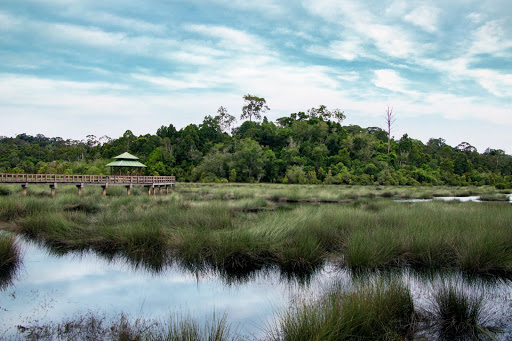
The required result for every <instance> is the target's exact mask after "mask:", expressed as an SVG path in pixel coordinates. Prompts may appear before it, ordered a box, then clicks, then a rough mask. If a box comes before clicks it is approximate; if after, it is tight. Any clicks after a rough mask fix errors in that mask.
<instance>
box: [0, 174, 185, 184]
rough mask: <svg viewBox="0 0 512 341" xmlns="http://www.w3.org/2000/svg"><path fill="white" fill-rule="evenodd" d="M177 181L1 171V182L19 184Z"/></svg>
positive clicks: (172, 178) (150, 177)
mask: <svg viewBox="0 0 512 341" xmlns="http://www.w3.org/2000/svg"><path fill="white" fill-rule="evenodd" d="M175 182H176V177H174V176H139V175H68V174H6V173H0V183H17V184H22V183H26V184H51V183H54V184H98V185H102V184H103V185H104V184H112V185H130V184H132V185H173V184H174V183H175Z"/></svg>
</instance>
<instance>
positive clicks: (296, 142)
mask: <svg viewBox="0 0 512 341" xmlns="http://www.w3.org/2000/svg"><path fill="white" fill-rule="evenodd" d="M248 96H249V95H248ZM253 111H254V110H253ZM218 113H219V115H217V116H215V117H212V116H206V117H205V118H204V120H203V122H202V123H201V124H199V125H195V124H190V125H188V126H186V127H185V128H183V129H181V130H179V131H178V130H176V129H175V127H174V126H173V125H172V124H170V125H169V126H162V127H161V128H159V129H158V130H157V132H156V134H155V135H150V134H147V135H144V136H139V137H137V136H134V134H133V133H132V132H131V131H130V130H127V131H126V132H125V133H124V134H123V136H121V137H119V138H118V139H110V138H108V137H103V138H100V139H98V138H96V137H95V136H93V135H89V136H88V137H87V140H84V141H75V140H63V139H61V138H48V137H45V136H43V135H37V136H29V135H26V134H21V135H18V136H16V137H14V138H7V137H4V138H1V139H0V172H13V173H22V172H25V173H64V174H70V173H75V174H104V173H106V172H107V171H108V169H107V168H106V167H104V165H105V164H106V163H108V162H110V161H111V160H112V158H113V157H114V156H116V155H119V154H121V153H122V152H125V151H128V152H130V153H132V154H134V155H137V156H138V157H140V158H141V161H142V162H143V163H145V164H146V165H147V166H148V168H147V169H146V174H147V175H176V176H177V179H178V181H200V182H228V181H229V182H282V183H298V184H317V183H324V184H360V185H369V184H380V185H420V184H421V185H457V186H461V185H462V186H465V185H493V186H496V187H497V188H500V189H503V188H511V187H512V156H510V155H507V154H505V153H504V152H503V151H502V150H495V149H490V148H488V149H487V150H486V151H485V152H484V153H478V152H477V151H476V149H475V148H474V147H473V146H471V145H470V144H469V143H467V142H463V143H461V144H459V145H458V146H456V147H451V146H449V145H447V144H446V143H445V140H443V139H442V138H432V139H430V140H429V141H428V142H427V143H426V144H424V143H423V142H421V141H419V140H415V139H413V138H410V137H409V136H408V135H407V134H405V135H404V136H402V137H401V138H400V139H398V140H394V139H392V140H391V150H390V153H388V132H387V131H384V130H383V129H380V128H377V127H369V128H362V127H359V126H357V125H350V126H342V125H341V124H340V123H341V122H342V120H343V118H344V114H343V113H342V112H339V111H338V110H334V111H332V112H330V111H328V110H327V109H326V108H325V106H320V107H319V108H317V109H315V108H313V109H310V110H308V111H307V113H304V112H299V113H297V114H295V113H294V114H291V115H290V116H289V117H282V118H279V119H277V120H276V123H274V122H269V121H268V120H267V119H266V118H264V119H263V121H262V122H257V121H254V120H253V121H245V122H243V123H242V124H241V125H240V126H238V127H235V128H233V129H231V135H230V134H228V133H226V132H223V131H228V130H229V128H230V127H231V125H232V123H233V121H234V117H233V116H231V115H229V114H227V111H226V110H225V108H222V107H221V109H219V112H218ZM254 117H255V118H257V117H258V116H257V115H254Z"/></svg>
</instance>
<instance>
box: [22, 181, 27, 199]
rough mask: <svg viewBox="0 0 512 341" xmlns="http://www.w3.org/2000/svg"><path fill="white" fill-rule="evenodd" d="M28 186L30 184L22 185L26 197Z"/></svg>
mask: <svg viewBox="0 0 512 341" xmlns="http://www.w3.org/2000/svg"><path fill="white" fill-rule="evenodd" d="M27 187H28V184H23V185H21V194H23V196H24V197H26V196H27Z"/></svg>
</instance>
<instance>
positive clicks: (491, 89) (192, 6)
mask: <svg viewBox="0 0 512 341" xmlns="http://www.w3.org/2000/svg"><path fill="white" fill-rule="evenodd" d="M511 61H512V6H511V5H510V1H509V0H504V1H501V0H495V1H471V0H464V1H459V0H450V1H428V2H427V1H405V0H396V1H374V0H373V1H370V0H368V1H346V0H337V1H333V0H303V1H298V0H297V1H285V0H281V1H278V0H259V1H244V0H211V1H200V0H188V1H185V0H183V1H182V0H169V1H163V0H161V1H156V0H145V1H142V0H141V1H129V0H109V1H96V0H3V1H1V2H0V115H1V118H2V124H1V125H0V135H3V136H14V135H16V134H19V133H28V134H32V135H34V134H37V133H42V134H44V135H46V136H61V137H63V138H73V139H83V138H85V136H86V135H88V134H93V135H96V136H98V137H99V136H103V135H108V136H110V137H119V136H120V135H122V133H123V132H124V131H125V130H127V129H130V130H132V131H133V132H134V133H135V134H136V135H139V134H146V133H152V134H153V133H155V132H156V130H157V129H158V127H160V126H161V125H168V124H171V123H172V124H173V125H174V126H175V127H177V128H182V127H184V126H186V125H187V124H189V123H196V124H198V123H200V122H201V121H202V119H203V118H204V116H205V115H214V114H215V113H216V111H217V109H218V108H219V107H220V106H224V107H227V109H228V111H229V113H231V114H232V115H234V116H237V117H239V115H240V113H241V108H242V106H243V99H242V96H243V95H244V94H247V93H250V94H253V95H257V96H260V97H264V98H265V99H266V100H267V103H268V105H269V106H270V108H271V110H270V111H269V112H268V113H267V117H268V118H269V119H270V120H275V119H276V118H278V117H282V116H287V115H289V114H290V113H292V112H297V111H305V110H307V109H309V108H311V107H318V106H319V105H320V104H324V105H326V106H327V107H328V108H330V109H334V108H339V109H341V110H344V111H345V114H346V115H347V120H346V121H345V124H358V125H361V126H363V127H367V126H378V127H381V128H384V127H385V122H384V113H385V109H386V107H387V106H388V105H389V106H391V107H393V108H394V112H395V114H396V117H397V121H396V124H395V127H394V131H393V135H394V136H395V137H396V138H399V137H400V136H402V135H403V134H404V133H408V134H409V136H411V137H413V138H418V139H420V140H422V141H424V142H426V141H427V140H428V139H429V138H430V137H436V138H437V137H442V138H445V139H446V140H447V143H448V144H450V145H452V146H455V145H457V144H459V143H460V142H462V141H467V142H469V143H471V144H473V145H474V146H475V147H477V149H478V151H480V152H483V151H484V150H485V148H487V147H491V148H495V149H503V150H505V151H506V152H507V153H509V154H511V153H512V134H511V133H510V132H511V131H512V102H511V98H512V62H511ZM238 123H240V121H239V122H238Z"/></svg>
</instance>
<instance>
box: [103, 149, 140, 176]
mask: <svg viewBox="0 0 512 341" xmlns="http://www.w3.org/2000/svg"><path fill="white" fill-rule="evenodd" d="M114 159H116V160H115V161H112V162H111V163H109V164H107V165H106V166H105V167H110V175H113V174H114V168H115V167H118V168H119V175H122V174H121V172H122V168H123V167H126V168H139V175H141V173H142V168H146V165H144V164H143V163H140V162H139V161H137V160H138V159H139V158H138V157H136V156H135V155H132V154H130V153H127V152H124V153H123V154H121V155H118V156H116V157H114Z"/></svg>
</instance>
